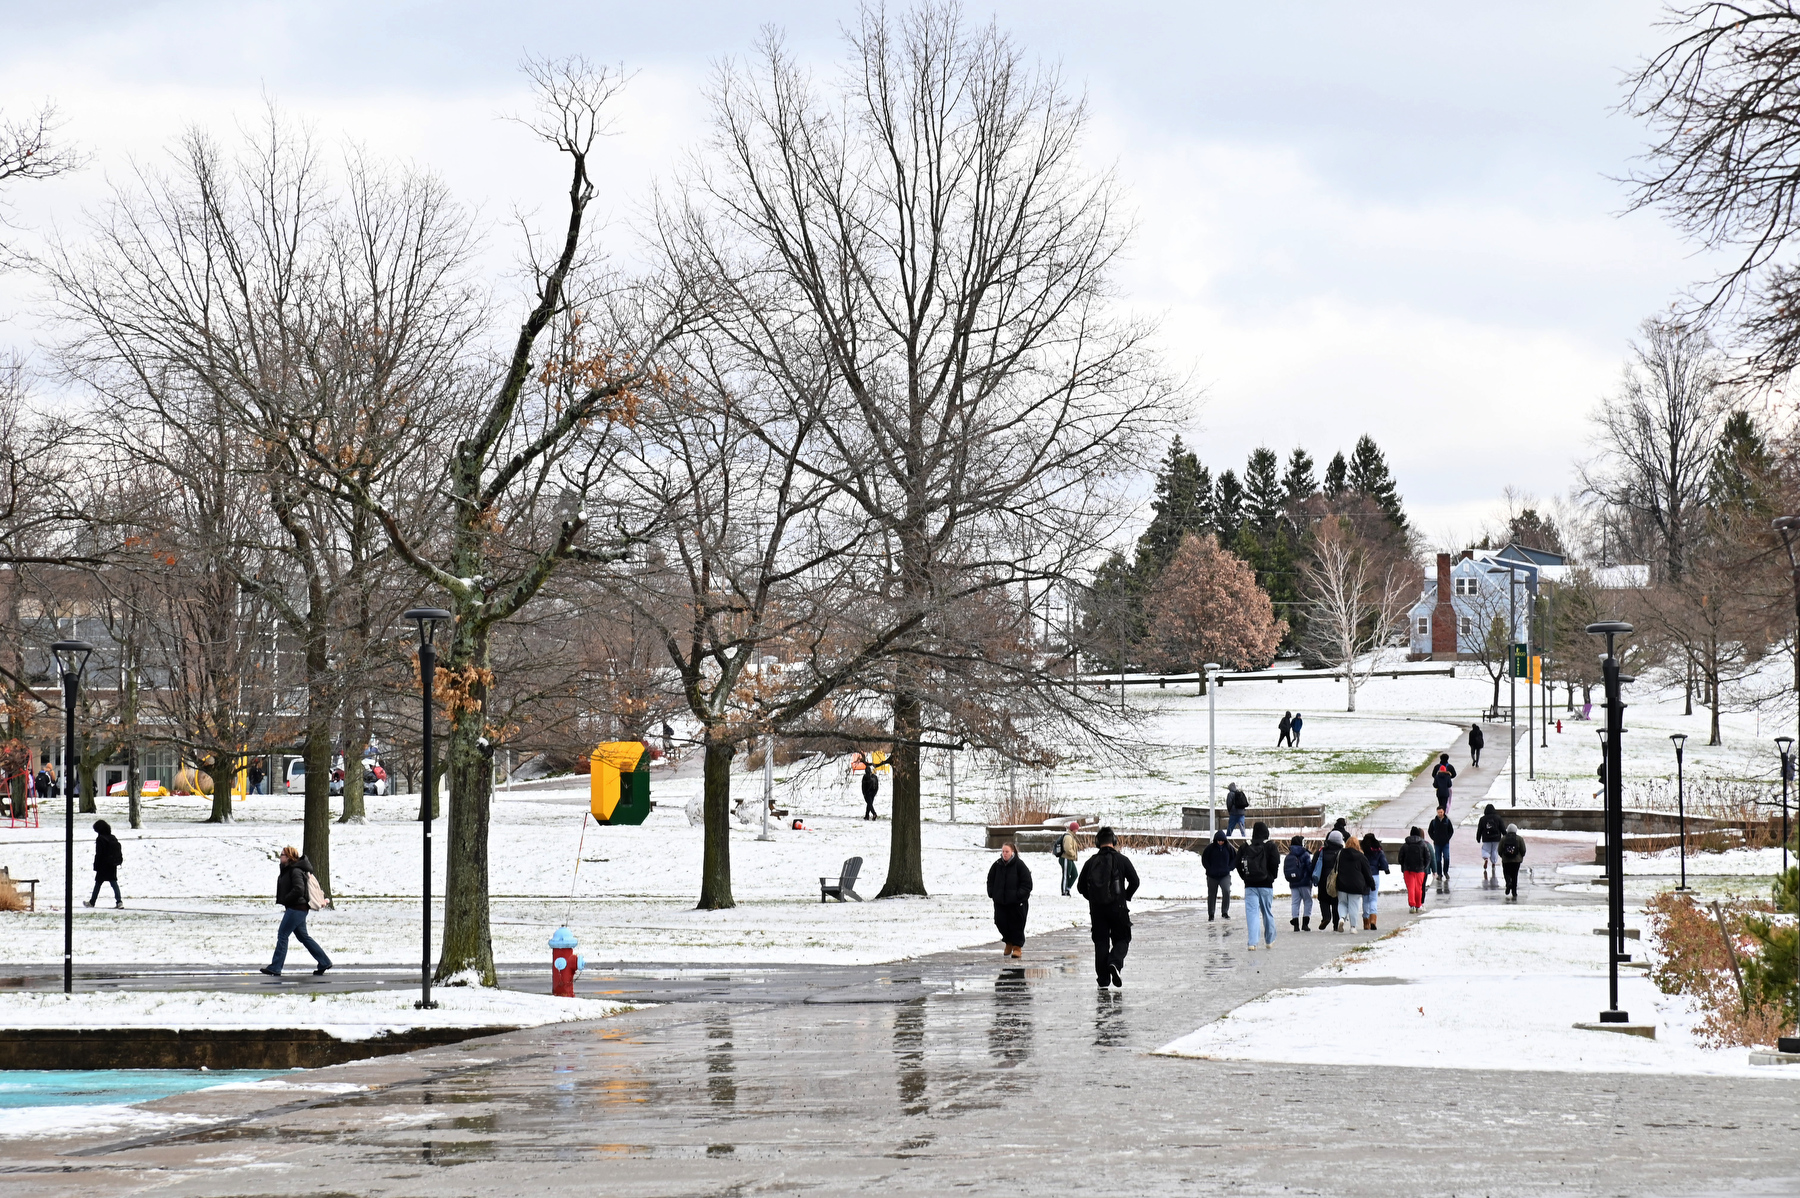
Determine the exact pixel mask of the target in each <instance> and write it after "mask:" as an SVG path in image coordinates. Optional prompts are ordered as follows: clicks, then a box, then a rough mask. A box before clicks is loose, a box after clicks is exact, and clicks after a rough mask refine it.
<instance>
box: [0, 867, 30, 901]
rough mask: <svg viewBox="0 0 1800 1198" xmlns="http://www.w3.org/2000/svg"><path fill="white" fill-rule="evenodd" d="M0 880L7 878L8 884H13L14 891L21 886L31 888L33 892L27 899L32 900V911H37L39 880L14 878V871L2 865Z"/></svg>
mask: <svg viewBox="0 0 1800 1198" xmlns="http://www.w3.org/2000/svg"><path fill="white" fill-rule="evenodd" d="M0 878H5V879H6V880H7V881H8V882H11V883H12V884H13V887H14V889H17V888H18V887H20V886H29V887H31V890H30V891H29V892H27V894H26V896H25V897H26V898H28V899H30V900H31V907H30V910H33V911H36V910H37V887H38V881H39V879H37V878H15V877H13V876H12V871H11V870H9V869H7V868H6V866H4V865H0Z"/></svg>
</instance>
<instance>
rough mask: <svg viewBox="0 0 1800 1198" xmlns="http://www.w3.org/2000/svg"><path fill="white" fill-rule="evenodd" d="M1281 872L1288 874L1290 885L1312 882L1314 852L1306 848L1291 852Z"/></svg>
mask: <svg viewBox="0 0 1800 1198" xmlns="http://www.w3.org/2000/svg"><path fill="white" fill-rule="evenodd" d="M1281 872H1282V873H1283V874H1285V875H1286V876H1287V880H1288V885H1290V886H1298V885H1300V884H1301V883H1302V882H1306V883H1309V884H1310V883H1311V882H1312V854H1311V853H1308V852H1307V851H1306V850H1305V849H1301V850H1300V851H1299V852H1298V853H1289V854H1288V855H1287V860H1286V861H1285V862H1283V863H1282V866H1281Z"/></svg>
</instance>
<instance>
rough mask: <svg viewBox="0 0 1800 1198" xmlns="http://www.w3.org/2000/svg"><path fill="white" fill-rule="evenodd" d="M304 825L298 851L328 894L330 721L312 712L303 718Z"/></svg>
mask: <svg viewBox="0 0 1800 1198" xmlns="http://www.w3.org/2000/svg"><path fill="white" fill-rule="evenodd" d="M303 752H304V755H305V758H306V802H305V804H304V806H303V808H302V810H303V811H304V813H305V814H304V816H303V820H304V823H305V826H306V829H305V832H304V833H303V835H304V837H305V839H304V841H303V842H302V845H301V850H300V851H301V852H303V853H305V854H306V859H307V860H308V861H309V862H311V863H312V867H313V876H314V877H316V878H318V879H319V888H320V889H321V890H323V891H324V892H325V897H327V898H330V897H331V721H330V720H328V719H320V718H319V717H318V716H316V715H311V716H309V718H308V719H307V721H306V743H305V747H304V750H303Z"/></svg>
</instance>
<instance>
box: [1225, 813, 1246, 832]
mask: <svg viewBox="0 0 1800 1198" xmlns="http://www.w3.org/2000/svg"><path fill="white" fill-rule="evenodd" d="M1243 830H1244V812H1243V809H1242V808H1239V809H1238V810H1236V811H1233V812H1232V813H1231V814H1229V815H1227V816H1226V817H1225V835H1227V836H1230V835H1231V834H1232V833H1233V832H1242V831H1243Z"/></svg>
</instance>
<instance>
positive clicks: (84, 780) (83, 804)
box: [75, 740, 100, 815]
mask: <svg viewBox="0 0 1800 1198" xmlns="http://www.w3.org/2000/svg"><path fill="white" fill-rule="evenodd" d="M83 743H84V747H85V740H84V742H83ZM75 762H76V766H75V768H76V770H77V771H78V776H79V777H80V779H81V791H80V797H79V800H78V802H79V806H77V807H76V811H77V812H79V813H80V814H82V815H98V814H99V812H100V805H99V804H98V803H96V802H95V801H94V790H95V783H96V781H97V780H98V779H97V777H96V775H97V774H98V773H99V771H100V762H99V760H98V759H97V758H95V757H92V756H90V755H88V754H87V753H83V754H82V755H81V756H80V757H77V758H76V759H75Z"/></svg>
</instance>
